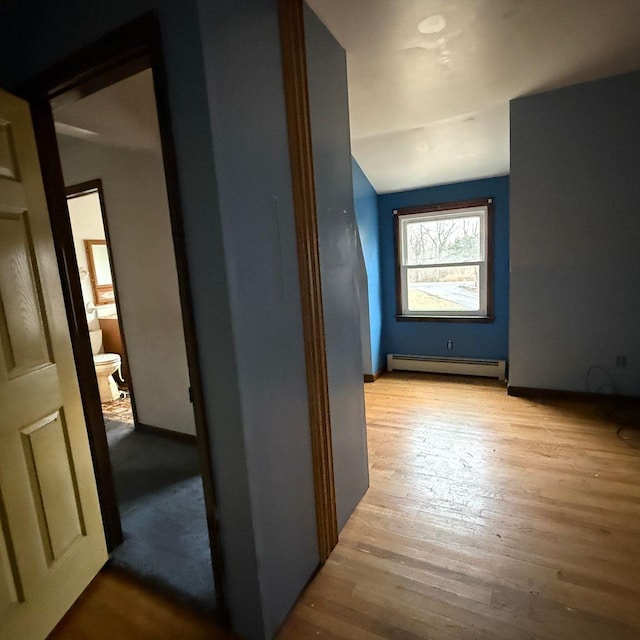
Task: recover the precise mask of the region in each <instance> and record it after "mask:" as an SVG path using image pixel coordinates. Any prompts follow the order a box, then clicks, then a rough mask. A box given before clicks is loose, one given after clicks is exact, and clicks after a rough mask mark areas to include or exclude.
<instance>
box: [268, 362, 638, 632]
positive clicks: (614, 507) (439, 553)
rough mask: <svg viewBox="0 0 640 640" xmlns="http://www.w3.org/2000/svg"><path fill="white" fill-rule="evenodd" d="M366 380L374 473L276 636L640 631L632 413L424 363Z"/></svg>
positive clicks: (634, 438) (636, 479) (635, 417)
mask: <svg viewBox="0 0 640 640" xmlns="http://www.w3.org/2000/svg"><path fill="white" fill-rule="evenodd" d="M365 393H366V406H367V423H368V440H369V461H370V469H371V488H370V489H369V491H368V493H367V495H366V496H365V498H364V500H363V501H362V502H361V503H360V505H359V506H358V507H357V509H356V511H355V513H354V514H353V516H352V517H351V519H350V521H349V522H348V524H347V526H346V527H345V529H344V531H343V532H342V534H341V536H340V543H339V544H338V546H337V548H336V549H335V551H334V552H333V554H332V555H331V557H330V559H329V561H328V562H327V563H326V565H325V567H324V568H323V569H322V570H321V571H320V573H319V574H318V575H317V577H316V578H315V579H314V581H313V582H312V583H311V585H310V586H309V587H308V588H307V590H306V591H305V593H304V595H303V596H302V598H301V599H300V601H299V602H298V604H297V606H296V607H295V609H294V611H293V612H292V614H291V615H290V616H289V618H288V619H287V622H286V623H285V625H284V627H283V629H282V631H281V633H280V635H279V639H280V640H289V639H294V638H296V639H297V638H314V637H315V638H317V637H321V638H325V639H327V638H331V639H334V638H344V639H345V640H346V639H349V640H355V639H358V638H393V639H395V640H400V639H401V640H417V639H418V638H420V639H424V638H428V639H429V640H467V639H468V640H485V639H486V640H498V639H504V640H532V639H534V638H535V639H536V640H542V639H545V640H546V639H549V640H551V639H554V640H555V639H557V640H596V639H597V640H631V639H634V640H638V639H639V638H640V450H638V449H634V448H632V446H630V445H632V444H635V445H636V446H640V431H638V430H635V429H632V428H625V429H623V430H622V431H621V432H620V434H619V435H618V434H617V430H618V428H619V425H621V424H634V423H635V425H636V426H638V420H637V417H638V416H637V414H636V415H635V416H634V415H633V414H632V413H631V412H630V411H629V410H628V409H626V410H622V409H621V408H620V407H618V406H616V405H615V404H608V403H607V404H603V403H590V402H584V401H580V402H576V401H558V400H528V399H521V398H513V397H509V396H507V395H506V393H505V388H504V385H501V384H499V383H497V382H494V381H483V380H478V379H464V380H461V379H455V378H447V377H435V376H429V375H425V374H402V373H394V374H391V375H387V376H385V377H383V378H381V379H379V380H378V381H377V382H375V383H373V384H368V385H365ZM622 438H627V439H628V441H627V442H625V441H623V440H622Z"/></svg>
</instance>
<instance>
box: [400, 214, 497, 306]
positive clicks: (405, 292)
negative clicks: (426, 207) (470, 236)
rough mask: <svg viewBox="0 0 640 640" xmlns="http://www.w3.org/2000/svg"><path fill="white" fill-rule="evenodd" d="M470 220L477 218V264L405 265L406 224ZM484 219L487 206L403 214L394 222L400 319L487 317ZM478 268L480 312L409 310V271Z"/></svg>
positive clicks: (438, 263) (486, 233)
mask: <svg viewBox="0 0 640 640" xmlns="http://www.w3.org/2000/svg"><path fill="white" fill-rule="evenodd" d="M472 216H478V217H479V219H480V251H481V256H482V259H481V260H469V261H459V262H433V263H429V264H407V251H408V250H407V247H408V242H407V227H408V225H409V224H410V223H415V222H421V221H425V222H427V221H434V220H452V219H456V218H468V217H472ZM488 216H489V207H488V206H487V205H481V206H479V207H478V206H474V207H469V208H464V209H450V210H442V211H434V212H433V213H430V212H416V213H409V214H403V215H402V218H400V219H399V220H398V222H399V226H400V236H401V242H400V247H399V252H398V253H399V256H398V259H399V265H398V268H399V270H400V288H401V304H402V315H403V316H429V317H431V316H432V317H452V316H456V317H457V316H460V317H464V316H469V317H481V316H486V315H487V314H488V287H489V282H488V267H487V260H488V250H489V237H488ZM474 266H477V267H478V271H479V273H478V282H479V289H480V291H479V294H480V295H479V307H480V309H477V310H476V309H469V310H466V309H465V310H453V311H451V310H433V309H424V310H419V311H410V310H409V299H408V298H409V287H408V276H407V273H408V271H409V269H436V268H444V267H474Z"/></svg>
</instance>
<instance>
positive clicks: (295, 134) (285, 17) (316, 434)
mask: <svg viewBox="0 0 640 640" xmlns="http://www.w3.org/2000/svg"><path fill="white" fill-rule="evenodd" d="M303 5H304V3H303V0H279V1H278V11H279V23H280V47H281V50H282V75H283V81H284V96H285V104H286V111H287V129H288V134H289V156H290V160H291V183H292V189H293V207H294V217H295V226H296V239H297V249H298V270H299V274H300V297H301V300H302V324H303V332H304V349H305V361H306V371H307V394H308V399H309V400H308V401H309V420H310V427H311V450H312V460H313V479H314V487H315V502H316V521H317V527H318V551H319V555H320V562H321V563H324V562H325V561H326V560H327V558H328V557H329V554H330V553H331V551H332V549H333V548H334V547H335V546H336V544H337V543H338V519H337V508H336V490H335V478H334V470H333V444H332V436H331V416H330V413H329V378H328V371H327V357H326V356H327V351H326V339H325V332H324V311H323V306H322V282H321V277H320V248H319V242H318V213H317V207H316V189H315V177H314V166H313V147H312V143H311V114H310V109H309V91H308V79H307V54H306V45H305V29H304V6H303Z"/></svg>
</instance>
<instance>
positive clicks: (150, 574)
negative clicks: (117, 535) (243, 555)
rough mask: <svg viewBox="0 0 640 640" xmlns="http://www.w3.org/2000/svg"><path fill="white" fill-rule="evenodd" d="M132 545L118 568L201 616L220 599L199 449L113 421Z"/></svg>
mask: <svg viewBox="0 0 640 640" xmlns="http://www.w3.org/2000/svg"><path fill="white" fill-rule="evenodd" d="M106 424H107V439H108V440H109V451H110V454H111V462H112V466H113V474H114V482H115V487H116V494H117V497H118V505H119V508H120V516H121V519H122V528H123V533H124V543H123V544H122V545H120V546H119V547H118V548H117V549H115V550H114V551H113V552H112V554H111V561H112V563H113V564H114V565H116V566H118V567H121V568H123V569H125V570H126V571H130V572H132V573H133V574H135V575H136V576H138V577H140V578H142V579H144V580H146V581H148V582H151V583H152V584H154V585H155V586H157V587H159V588H161V589H162V590H164V591H165V592H168V593H169V594H170V595H172V596H174V597H177V598H180V599H181V600H183V601H185V602H188V603H189V604H191V605H193V606H195V607H197V608H198V609H199V610H201V611H203V612H206V613H210V614H214V613H215V595H214V583H213V572H212V568H211V556H210V552H209V537H208V532H207V523H206V514H205V507H204V494H203V490H202V479H201V476H200V471H199V467H198V456H197V449H196V446H195V443H193V444H191V443H189V442H183V441H181V440H177V439H174V438H171V437H167V436H164V435H159V434H155V433H149V432H145V431H138V430H135V429H133V425H131V424H127V423H123V422H115V421H112V420H106Z"/></svg>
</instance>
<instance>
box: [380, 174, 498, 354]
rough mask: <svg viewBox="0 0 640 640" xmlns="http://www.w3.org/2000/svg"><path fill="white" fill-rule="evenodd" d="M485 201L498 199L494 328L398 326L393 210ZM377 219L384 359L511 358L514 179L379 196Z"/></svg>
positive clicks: (468, 324) (430, 324) (459, 324)
mask: <svg viewBox="0 0 640 640" xmlns="http://www.w3.org/2000/svg"><path fill="white" fill-rule="evenodd" d="M484 197H493V198H495V208H494V216H495V217H494V225H493V231H494V263H493V266H494V287H493V301H494V317H495V320H494V321H493V322H491V323H475V322H419V321H416V322H408V321H401V322H399V321H397V320H396V318H395V314H396V302H395V301H396V292H395V257H394V232H393V210H394V209H398V208H402V207H411V206H417V205H422V204H436V203H439V202H454V201H456V200H470V199H473V198H484ZM378 216H379V218H378V219H379V230H380V259H381V270H382V291H383V306H382V308H383V319H382V323H383V340H382V351H383V354H384V355H386V354H387V353H404V354H411V355H428V356H460V357H468V358H506V357H507V349H508V333H509V321H508V314H509V177H508V176H504V177H500V178H488V179H486V180H474V181H471V182H460V183H456V184H448V185H442V186H439V187H430V188H427V189H415V190H413V191H402V192H398V193H388V194H384V195H381V196H378ZM447 340H453V347H454V348H453V349H452V350H447Z"/></svg>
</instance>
